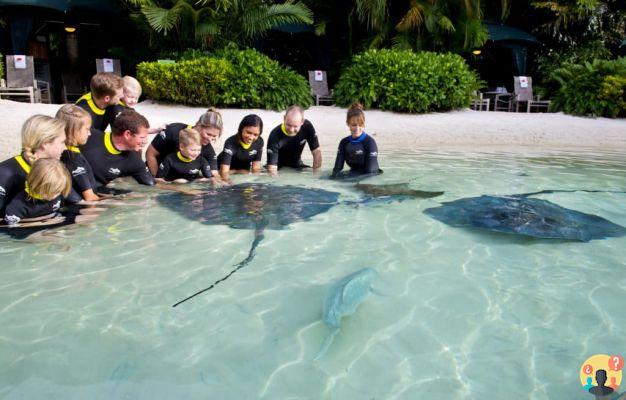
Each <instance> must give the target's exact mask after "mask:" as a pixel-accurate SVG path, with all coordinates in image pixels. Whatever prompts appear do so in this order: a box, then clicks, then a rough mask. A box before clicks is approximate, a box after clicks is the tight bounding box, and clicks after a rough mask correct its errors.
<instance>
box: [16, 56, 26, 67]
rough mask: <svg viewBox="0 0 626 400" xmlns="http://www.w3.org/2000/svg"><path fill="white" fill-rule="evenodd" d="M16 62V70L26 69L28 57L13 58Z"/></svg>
mask: <svg viewBox="0 0 626 400" xmlns="http://www.w3.org/2000/svg"><path fill="white" fill-rule="evenodd" d="M13 61H14V62H15V69H26V56H22V55H19V56H13Z"/></svg>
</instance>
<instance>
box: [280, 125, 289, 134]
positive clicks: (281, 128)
mask: <svg viewBox="0 0 626 400" xmlns="http://www.w3.org/2000/svg"><path fill="white" fill-rule="evenodd" d="M280 130H281V131H283V133H284V134H285V135H287V136H289V134H288V133H287V127H286V126H285V123H284V122H283V123H282V124H280Z"/></svg>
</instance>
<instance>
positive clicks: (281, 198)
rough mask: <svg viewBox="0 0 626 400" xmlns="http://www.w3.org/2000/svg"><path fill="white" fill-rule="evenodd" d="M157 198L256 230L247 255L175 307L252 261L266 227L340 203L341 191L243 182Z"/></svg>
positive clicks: (197, 217)
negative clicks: (207, 285) (230, 269)
mask: <svg viewBox="0 0 626 400" xmlns="http://www.w3.org/2000/svg"><path fill="white" fill-rule="evenodd" d="M158 199H159V202H160V203H161V204H163V205H164V206H166V207H168V208H171V209H173V210H175V211H177V212H179V213H181V214H182V215H184V216H185V217H187V218H189V219H192V220H194V221H199V222H202V223H205V224H210V225H228V226H230V227H231V228H234V229H251V230H254V232H255V234H254V241H253V242H252V246H251V247H250V251H249V252H248V257H246V258H245V259H244V260H243V261H241V262H240V263H239V264H237V265H235V266H234V267H235V268H234V269H233V270H232V271H231V272H230V273H229V274H228V275H226V276H225V277H223V278H221V279H219V280H217V281H215V282H214V283H213V284H212V285H211V286H209V287H207V288H206V289H203V290H201V291H199V292H197V293H194V294H193V295H191V296H189V297H187V298H186V299H183V300H181V301H179V302H178V303H176V304H174V306H173V307H176V306H177V305H179V304H181V303H183V302H185V301H187V300H189V299H191V298H192V297H194V296H197V295H198V294H200V293H203V292H205V291H207V290H210V289H212V288H213V287H215V286H216V285H217V284H218V283H220V282H222V281H224V280H226V279H228V278H229V277H230V276H231V275H232V274H234V273H235V272H236V271H237V270H239V269H241V268H243V267H245V266H246V265H247V264H248V263H250V261H252V259H253V258H254V255H255V250H256V247H257V246H258V245H259V243H260V242H261V240H262V239H263V232H264V231H265V230H266V229H274V230H276V229H285V228H286V227H287V225H289V224H291V223H294V222H297V221H305V220H308V219H309V218H311V217H313V216H315V215H317V214H321V213H324V212H326V211H328V210H329V209H330V208H331V207H333V206H334V205H336V204H337V203H338V199H339V193H337V192H330V191H327V190H323V189H312V188H302V187H295V186H275V185H268V184H255V183H242V184H238V185H233V186H229V187H224V188H220V189H213V190H208V191H206V192H204V193H203V194H202V195H200V196H189V195H183V194H180V193H169V194H165V195H161V196H159V197H158Z"/></svg>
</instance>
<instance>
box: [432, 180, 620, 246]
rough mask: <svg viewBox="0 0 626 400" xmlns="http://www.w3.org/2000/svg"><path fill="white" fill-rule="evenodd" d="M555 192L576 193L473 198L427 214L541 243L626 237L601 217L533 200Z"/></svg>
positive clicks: (455, 224)
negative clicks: (559, 240)
mask: <svg viewBox="0 0 626 400" xmlns="http://www.w3.org/2000/svg"><path fill="white" fill-rule="evenodd" d="M555 192H573V191H566V190H563V191H561V190H544V191H540V192H535V193H526V194H519V195H511V196H487V195H484V196H480V197H469V198H464V199H458V200H454V201H449V202H445V203H442V204H441V205H440V206H439V207H433V208H427V209H426V210H424V213H425V214H427V215H429V216H431V217H433V218H435V219H436V220H439V221H441V222H443V223H445V224H448V225H451V226H456V227H469V228H478V229H486V230H490V231H495V232H503V233H510V234H518V235H524V236H530V237H534V238H540V239H565V240H578V241H581V242H588V241H590V240H594V239H605V238H607V237H620V236H624V235H626V228H624V227H623V226H620V225H617V224H615V223H613V222H611V221H608V220H606V219H604V218H602V217H599V216H597V215H591V214H585V213H582V212H580V211H576V210H570V209H568V208H565V207H561V206H559V205H557V204H554V203H551V202H550V201H547V200H543V199H535V198H531V197H530V196H531V195H535V194H542V193H555ZM586 192H596V191H586Z"/></svg>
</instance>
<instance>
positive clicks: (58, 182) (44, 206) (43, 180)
mask: <svg viewBox="0 0 626 400" xmlns="http://www.w3.org/2000/svg"><path fill="white" fill-rule="evenodd" d="M71 189H72V179H71V178H70V175H69V173H68V172H67V169H65V166H64V165H63V164H62V163H61V162H60V161H59V160H55V159H53V158H41V159H39V160H37V161H35V163H34V164H33V166H32V169H31V171H30V173H29V174H28V178H27V179H26V184H25V187H24V189H23V190H22V191H20V192H19V193H18V194H17V195H16V196H15V197H13V199H11V201H10V202H9V204H8V205H7V207H6V213H5V215H4V221H5V223H6V224H7V225H11V226H15V225H17V224H19V223H21V224H20V225H21V226H24V224H25V223H28V222H39V221H43V220H49V219H51V218H53V217H55V216H56V214H57V212H58V211H59V209H60V208H61V202H62V200H63V197H67V196H68V195H69V193H70V190H71ZM57 222H62V220H58V219H57Z"/></svg>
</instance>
